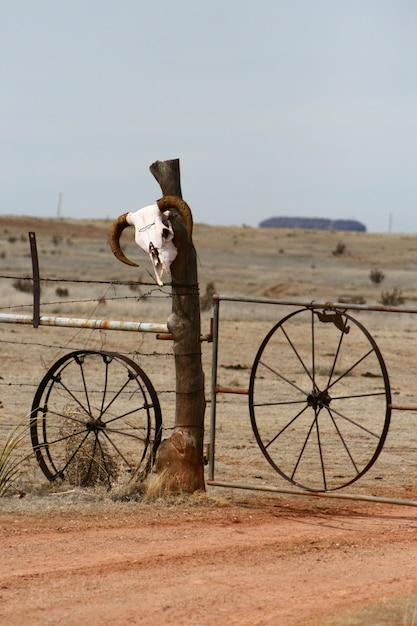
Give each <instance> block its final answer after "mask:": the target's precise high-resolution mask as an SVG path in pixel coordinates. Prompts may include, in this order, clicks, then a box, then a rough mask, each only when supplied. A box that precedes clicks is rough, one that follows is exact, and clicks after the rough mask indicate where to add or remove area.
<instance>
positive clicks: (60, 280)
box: [0, 275, 171, 287]
mask: <svg viewBox="0 0 417 626" xmlns="http://www.w3.org/2000/svg"><path fill="white" fill-rule="evenodd" d="M0 278H5V279H7V280H25V281H26V280H27V281H31V282H32V281H33V277H32V276H4V275H0ZM39 282H45V283H48V282H49V283H84V284H85V283H87V284H91V285H122V286H125V287H129V286H131V285H132V286H137V285H144V286H147V287H155V282H149V283H148V282H143V281H140V280H82V279H80V278H39ZM170 286H171V283H165V284H164V285H163V287H170Z"/></svg>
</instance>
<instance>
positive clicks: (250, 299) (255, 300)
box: [207, 294, 417, 507]
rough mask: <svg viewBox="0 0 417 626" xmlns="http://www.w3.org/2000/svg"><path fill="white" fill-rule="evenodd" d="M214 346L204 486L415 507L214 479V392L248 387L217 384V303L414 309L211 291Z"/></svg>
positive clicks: (408, 408) (238, 391)
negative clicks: (207, 470)
mask: <svg viewBox="0 0 417 626" xmlns="http://www.w3.org/2000/svg"><path fill="white" fill-rule="evenodd" d="M212 299H213V324H212V327H213V330H212V332H213V347H212V364H211V402H210V443H209V454H208V466H209V478H208V480H207V485H210V486H213V487H225V488H234V489H246V490H250V491H266V492H272V493H282V494H290V495H296V496H304V497H307V496H308V497H312V498H335V499H340V500H363V501H366V502H378V503H384V504H398V505H403V506H413V507H417V500H407V499H401V498H388V497H386V498H385V497H379V496H372V495H360V494H358V495H357V494H347V493H346V494H345V493H334V492H329V491H325V492H317V491H307V490H303V489H298V490H297V489H289V488H287V489H285V488H282V487H274V486H272V485H271V486H258V485H249V484H245V483H239V482H229V481H227V482H225V481H221V480H216V479H215V471H214V470H215V450H216V413H217V407H216V399H217V394H218V393H222V394H228V393H230V394H240V395H248V394H249V389H242V388H241V387H239V388H233V387H222V386H219V385H218V384H217V370H218V349H219V328H220V302H221V301H228V302H246V303H251V304H270V305H280V306H293V307H301V308H309V309H326V310H328V309H333V310H334V311H343V312H345V311H348V310H356V311H376V312H380V313H411V314H417V308H414V307H412V308H410V307H401V308H400V307H386V306H382V305H366V304H353V303H352V304H349V303H346V302H323V301H319V300H310V301H305V300H285V299H275V298H266V297H256V296H238V295H230V294H214V295H213V297H212ZM390 408H391V410H394V409H395V410H397V411H416V412H417V406H403V405H396V404H392V403H391V404H390Z"/></svg>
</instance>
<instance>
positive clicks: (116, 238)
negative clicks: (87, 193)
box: [109, 213, 138, 267]
mask: <svg viewBox="0 0 417 626" xmlns="http://www.w3.org/2000/svg"><path fill="white" fill-rule="evenodd" d="M126 218H127V213H123V215H120V216H119V217H118V218H117V220H115V221H114V222H113V224H112V227H111V230H110V234H109V244H110V248H111V250H112V252H113V254H114V256H115V257H116V259H119V261H121V262H122V263H126V265H133V266H134V267H138V264H137V263H133V261H130V260H129V259H128V258H127V257H126V256H125V255H124V254H123V252H122V249H121V247H120V235H121V234H122V232H123V231H124V229H125V228H127V227H128V226H130V224H129V223H128V221H127V219H126Z"/></svg>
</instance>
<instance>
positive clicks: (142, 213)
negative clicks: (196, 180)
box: [109, 196, 192, 285]
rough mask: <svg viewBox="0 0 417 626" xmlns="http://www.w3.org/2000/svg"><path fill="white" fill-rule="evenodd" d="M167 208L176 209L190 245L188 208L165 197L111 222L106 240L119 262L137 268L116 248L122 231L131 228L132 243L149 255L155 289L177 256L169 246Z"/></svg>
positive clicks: (169, 233) (181, 201) (175, 198)
mask: <svg viewBox="0 0 417 626" xmlns="http://www.w3.org/2000/svg"><path fill="white" fill-rule="evenodd" d="M170 207H172V208H175V209H177V210H178V211H179V212H180V214H181V215H182V217H183V218H184V221H185V223H186V226H187V235H188V241H191V235H192V215H191V211H190V208H189V207H188V205H187V204H186V203H185V202H184V201H183V200H182V199H181V198H178V197H176V196H165V197H163V198H161V199H160V200H158V202H157V203H156V204H152V205H150V206H147V207H144V208H143V209H139V211H135V212H134V213H124V214H123V215H121V216H120V217H119V218H118V219H117V220H116V221H115V222H114V224H113V227H112V230H111V232H110V237H109V242H110V247H111V249H112V251H113V254H114V255H115V256H116V257H117V258H118V259H119V261H122V262H123V263H126V264H127V265H133V266H137V265H138V264H137V263H134V262H133V261H130V260H129V259H128V258H127V257H126V256H125V255H124V253H123V252H122V250H121V248H120V235H121V234H122V232H123V230H124V229H125V228H126V227H127V226H134V228H135V242H136V243H137V245H138V246H139V247H140V248H141V249H142V250H144V251H145V252H147V253H148V254H149V256H150V258H151V261H152V264H153V267H154V271H155V276H156V281H157V283H158V285H163V282H162V274H163V272H164V271H166V272H167V273H168V274H169V273H170V266H171V263H172V262H173V261H174V260H175V258H176V256H177V254H178V251H177V248H176V247H175V245H174V243H173V238H174V231H173V229H172V226H171V221H170V219H169V217H170V215H171V213H170V211H169V210H168V208H170ZM162 209H165V210H162Z"/></svg>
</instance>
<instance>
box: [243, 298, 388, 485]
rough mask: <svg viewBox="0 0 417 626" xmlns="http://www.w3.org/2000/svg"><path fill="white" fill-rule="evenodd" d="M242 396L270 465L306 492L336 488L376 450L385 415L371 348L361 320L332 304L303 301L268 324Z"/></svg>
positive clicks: (384, 393) (380, 368)
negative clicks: (305, 303)
mask: <svg viewBox="0 0 417 626" xmlns="http://www.w3.org/2000/svg"><path fill="white" fill-rule="evenodd" d="M306 336H307V340H306ZM248 399H249V411H250V417H251V423H252V429H253V432H254V435H255V438H256V441H257V443H258V445H259V447H260V449H261V451H262V453H263V455H264V456H265V458H266V460H267V461H268V463H269V464H270V466H271V467H272V468H273V469H274V470H275V471H276V472H277V473H278V474H280V475H281V476H282V477H283V478H285V479H286V480H289V481H290V482H292V483H293V484H295V485H297V486H299V487H302V488H303V489H308V490H310V491H331V490H335V489H340V488H342V487H345V486H347V485H349V484H351V483H353V482H355V481H356V480H358V479H359V478H360V477H361V476H363V475H364V474H365V472H367V471H368V470H369V469H370V468H371V467H372V465H373V464H374V463H375V461H376V459H377V458H378V455H379V454H380V452H381V449H382V447H383V444H384V441H385V438H386V435H387V432H388V427H389V422H390V415H391V390H390V385H389V379H388V374H387V370H386V367H385V363H384V360H383V358H382V355H381V353H380V351H379V348H378V346H377V345H376V343H375V341H374V339H373V338H372V336H371V335H370V333H369V332H368V331H367V330H366V329H365V327H364V326H363V325H362V324H361V323H360V322H358V321H357V320H356V319H354V318H353V317H352V316H350V315H349V314H347V313H345V312H341V311H338V310H334V309H327V310H325V311H323V310H321V309H314V307H306V308H305V309H301V310H299V311H295V312H294V313H291V314H289V315H287V316H286V317H284V318H283V319H282V320H281V321H280V322H278V323H277V324H276V325H275V326H274V327H273V328H272V329H271V330H270V332H269V333H268V334H267V335H266V337H265V339H264V340H263V342H262V344H261V345H260V347H259V350H258V353H257V355H256V357H255V360H254V363H253V367H252V370H251V377H250V383H249V394H248Z"/></svg>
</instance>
